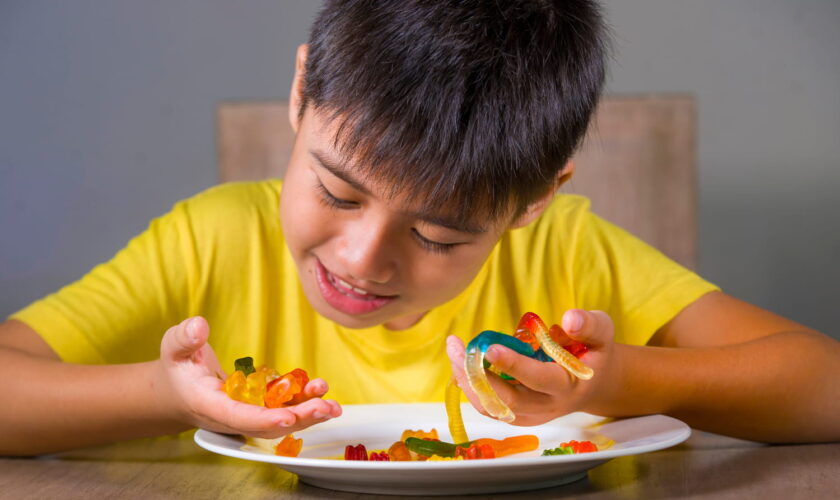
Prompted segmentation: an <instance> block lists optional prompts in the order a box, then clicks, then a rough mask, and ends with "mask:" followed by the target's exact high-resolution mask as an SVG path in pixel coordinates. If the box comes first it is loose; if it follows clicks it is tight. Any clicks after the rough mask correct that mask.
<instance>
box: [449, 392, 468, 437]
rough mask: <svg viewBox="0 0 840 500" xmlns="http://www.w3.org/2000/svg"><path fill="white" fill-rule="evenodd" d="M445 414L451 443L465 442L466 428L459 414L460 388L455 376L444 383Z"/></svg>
mask: <svg viewBox="0 0 840 500" xmlns="http://www.w3.org/2000/svg"><path fill="white" fill-rule="evenodd" d="M445 401H446V415H447V417H449V434H451V435H452V442H453V443H466V442H467V441H469V438H467V430H466V429H465V428H464V419H463V417H462V416H461V389H460V388H459V387H458V384H457V383H455V378H454V377H453V378H451V379H449V383H448V384H447V385H446V399H445Z"/></svg>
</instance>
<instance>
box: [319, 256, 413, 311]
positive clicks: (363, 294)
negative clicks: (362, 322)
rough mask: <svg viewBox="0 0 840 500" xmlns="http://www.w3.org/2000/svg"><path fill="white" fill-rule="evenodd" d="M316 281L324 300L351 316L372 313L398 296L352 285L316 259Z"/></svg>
mask: <svg viewBox="0 0 840 500" xmlns="http://www.w3.org/2000/svg"><path fill="white" fill-rule="evenodd" d="M315 262H316V265H315V279H316V280H317V282H318V290H319V291H320V292H321V296H322V297H323V298H324V300H325V301H326V302H327V304H329V305H330V306H331V307H333V308H334V309H337V310H338V311H340V312H343V313H345V314H351V315H361V314H366V313H371V312H373V311H376V310H378V309H381V308H383V307H385V306H386V305H388V304H390V303H391V302H393V301H394V299H396V298H397V297H399V296H398V295H377V294H375V293H372V292H370V291H368V290H364V289H362V288H359V287H356V286H353V285H351V284H350V283H348V282H346V281H344V280H343V279H341V278H339V277H338V276H336V275H334V274H332V273H331V272H329V271H328V270H327V268H325V267H324V265H323V264H321V261H320V260H319V259H317V258H316V259H315Z"/></svg>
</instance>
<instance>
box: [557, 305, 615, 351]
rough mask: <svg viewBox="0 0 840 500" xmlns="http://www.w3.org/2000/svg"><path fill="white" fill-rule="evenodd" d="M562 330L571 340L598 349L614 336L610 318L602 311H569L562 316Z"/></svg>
mask: <svg viewBox="0 0 840 500" xmlns="http://www.w3.org/2000/svg"><path fill="white" fill-rule="evenodd" d="M562 324H563V330H565V331H566V334H567V335H568V336H569V337H570V338H571V339H572V340H576V341H578V342H583V343H584V344H587V345H589V346H592V347H595V348H598V347H602V346H604V345H606V344H607V343H608V342H610V341H611V340H612V338H613V335H614V329H615V328H614V326H613V322H612V319H611V318H610V316H609V315H608V314H607V313H605V312H604V311H585V310H583V309H569V310H568V311H566V313H565V314H563V321H562Z"/></svg>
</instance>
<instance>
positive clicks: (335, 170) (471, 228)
mask: <svg viewBox="0 0 840 500" xmlns="http://www.w3.org/2000/svg"><path fill="white" fill-rule="evenodd" d="M309 154H311V155H312V157H313V158H314V159H315V161H317V162H318V164H319V165H321V167H323V168H324V169H326V170H328V171H329V172H330V173H331V174H333V175H334V176H336V177H338V178H339V179H341V180H342V181H344V182H346V183H347V184H349V185H350V186H351V187H352V188H353V189H355V190H356V191H359V192H361V193H363V194H365V195H368V196H372V195H373V193H371V191H370V189H368V188H367V186H365V185H364V184H362V183H361V182H359V181H358V180H356V179H355V178H353V176H352V175H351V174H350V170H351V167H350V166H349V165H348V164H347V163H346V162H341V161H335V160H333V159H331V158H329V157H328V156H327V155H325V154H323V153H321V152H319V151H315V150H310V151H309ZM403 213H404V214H405V215H408V216H410V217H414V218H416V219H420V220H422V221H424V222H428V223H429V224H435V225H437V226H442V227H445V228H448V229H452V230H454V231H459V232H462V233H468V234H483V233H486V232H487V228H485V227H482V226H479V225H476V224H472V223H469V222H462V221H458V220H457V219H455V218H451V217H446V216H443V215H438V214H432V213H428V212H423V211H416V212H415V211H403Z"/></svg>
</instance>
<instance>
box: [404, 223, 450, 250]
mask: <svg viewBox="0 0 840 500" xmlns="http://www.w3.org/2000/svg"><path fill="white" fill-rule="evenodd" d="M411 234H413V235H414V238H415V239H416V240H417V242H418V243H420V246H422V247H423V248H424V249H426V250H428V251H430V252H434V253H446V252H449V251H451V250H452V249H453V248H455V247H457V246H458V245H460V244H461V243H441V242H439V241H432V240H430V239H428V238H426V237H425V236H423V235H422V234H420V232H419V231H417V229H414V228H411Z"/></svg>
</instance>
